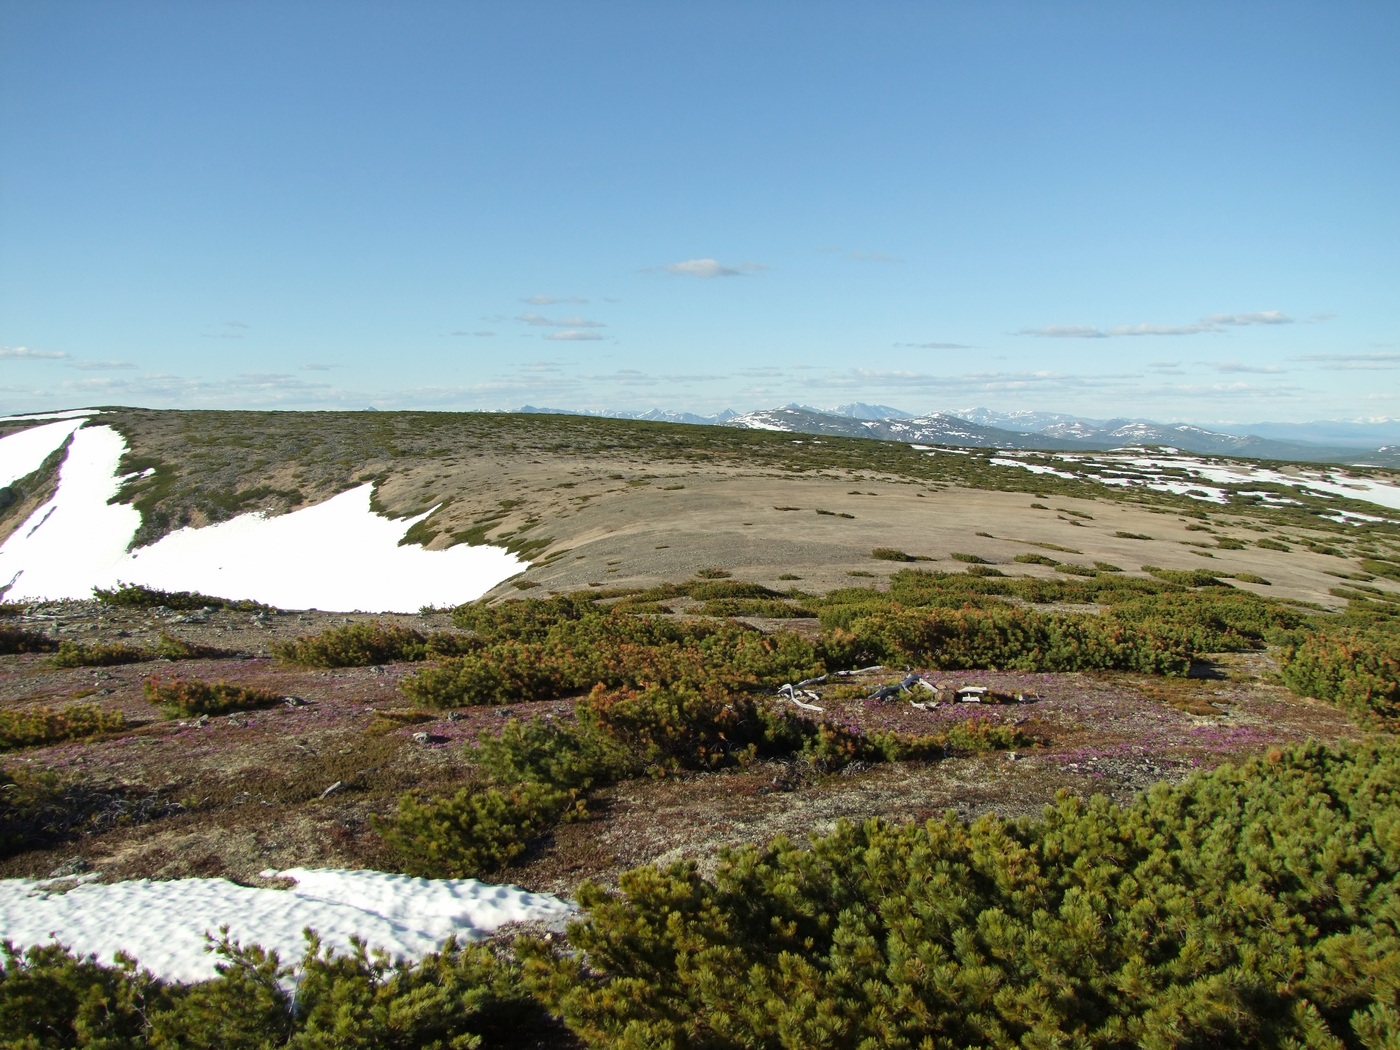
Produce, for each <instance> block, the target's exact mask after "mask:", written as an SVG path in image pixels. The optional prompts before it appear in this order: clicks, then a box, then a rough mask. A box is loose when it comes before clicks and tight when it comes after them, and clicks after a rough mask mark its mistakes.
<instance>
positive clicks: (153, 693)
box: [146, 677, 282, 718]
mask: <svg viewBox="0 0 1400 1050" xmlns="http://www.w3.org/2000/svg"><path fill="white" fill-rule="evenodd" d="M146 699H147V700H149V701H150V702H151V703H153V704H157V705H159V706H160V709H161V714H163V715H164V716H165V717H166V718H189V717H191V716H194V715H222V714H227V713H228V712H230V711H247V710H252V709H255V708H259V707H271V706H272V705H273V704H276V703H278V702H280V701H281V699H282V698H281V696H280V695H278V694H277V693H274V692H271V691H269V690H267V689H256V688H251V687H249V686H242V685H231V684H230V683H228V682H201V681H200V680H199V679H197V678H175V679H172V680H170V681H168V682H163V681H161V680H160V679H159V678H154V677H152V678H148V679H147V680H146Z"/></svg>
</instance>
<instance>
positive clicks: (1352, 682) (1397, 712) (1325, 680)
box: [1279, 625, 1400, 730]
mask: <svg viewBox="0 0 1400 1050" xmlns="http://www.w3.org/2000/svg"><path fill="white" fill-rule="evenodd" d="M1397 635H1400V632H1397V631H1395V630H1387V629H1385V628H1384V627H1382V626H1380V625H1373V626H1369V627H1355V628H1348V627H1346V626H1343V625H1338V626H1335V627H1332V628H1330V629H1326V628H1324V629H1323V630H1321V631H1318V632H1317V633H1315V634H1311V635H1308V636H1307V637H1305V638H1301V639H1296V640H1294V641H1291V642H1290V643H1289V644H1286V645H1284V647H1283V649H1282V651H1281V652H1280V653H1279V669H1280V671H1281V674H1282V677H1283V682H1284V685H1286V686H1288V688H1289V689H1291V690H1293V692H1295V693H1298V694H1300V695H1302V696H1313V697H1317V698H1318V699H1319V700H1330V701H1332V702H1333V703H1335V704H1337V705H1339V706H1340V707H1343V708H1345V709H1346V710H1348V711H1351V712H1353V713H1354V714H1357V715H1360V716H1362V717H1363V718H1371V717H1374V718H1379V719H1380V720H1381V721H1382V722H1383V723H1384V724H1385V725H1386V726H1387V727H1388V728H1390V729H1392V730H1393V729H1395V728H1397V727H1400V646H1397V644H1396V642H1397Z"/></svg>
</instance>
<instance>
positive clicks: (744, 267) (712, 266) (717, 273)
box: [653, 259, 768, 278]
mask: <svg viewBox="0 0 1400 1050" xmlns="http://www.w3.org/2000/svg"><path fill="white" fill-rule="evenodd" d="M653 269H656V267H653ZM766 269H768V267H766V266H764V265H763V264H762V263H756V262H743V263H739V264H738V265H737V266H729V265H726V264H725V263H722V262H720V261H719V260H718V259H686V260H685V261H683V262H676V263H668V264H667V265H665V266H662V267H660V270H661V271H662V272H663V273H669V274H674V275H675V276H677V277H705V278H709V277H747V276H748V275H749V274H751V273H757V272H758V271H759V270H766Z"/></svg>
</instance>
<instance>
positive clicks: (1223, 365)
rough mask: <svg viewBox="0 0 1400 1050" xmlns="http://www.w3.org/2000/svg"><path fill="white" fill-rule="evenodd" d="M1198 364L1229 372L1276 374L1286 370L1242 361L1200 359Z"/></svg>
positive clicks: (1275, 366) (1276, 366)
mask: <svg viewBox="0 0 1400 1050" xmlns="http://www.w3.org/2000/svg"><path fill="white" fill-rule="evenodd" d="M1200 364H1203V365H1206V366H1208V367H1210V368H1213V369H1215V370H1216V371H1217V372H1224V373H1229V374H1235V373H1244V374H1249V375H1278V374H1280V373H1282V372H1286V371H1287V369H1285V368H1280V367H1279V366H1278V365H1247V364H1245V363H1244V362H1242V361H1202V362H1200Z"/></svg>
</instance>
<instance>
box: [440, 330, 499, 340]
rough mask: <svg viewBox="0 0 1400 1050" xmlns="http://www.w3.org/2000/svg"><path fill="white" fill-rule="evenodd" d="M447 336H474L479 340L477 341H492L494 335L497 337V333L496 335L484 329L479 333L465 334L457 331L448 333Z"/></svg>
mask: <svg viewBox="0 0 1400 1050" xmlns="http://www.w3.org/2000/svg"><path fill="white" fill-rule="evenodd" d="M447 334H448V335H470V336H474V337H475V338H477V339H490V338H491V337H492V336H493V335H495V334H496V333H495V332H492V331H488V330H487V329H484V328H483V329H482V330H480V331H477V332H464V331H460V330H459V331H456V332H448V333H447Z"/></svg>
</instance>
